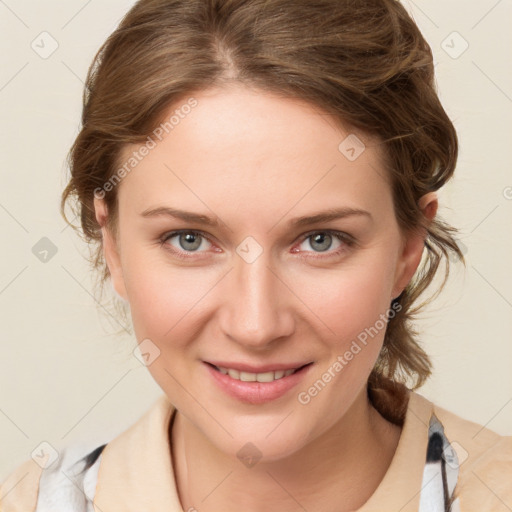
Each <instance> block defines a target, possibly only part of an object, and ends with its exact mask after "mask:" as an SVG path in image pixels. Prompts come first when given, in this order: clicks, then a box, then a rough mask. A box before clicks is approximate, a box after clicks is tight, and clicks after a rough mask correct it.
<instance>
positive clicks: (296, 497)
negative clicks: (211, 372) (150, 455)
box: [171, 388, 401, 512]
mask: <svg viewBox="0 0 512 512" xmlns="http://www.w3.org/2000/svg"><path fill="white" fill-rule="evenodd" d="M400 432H401V428H400V427H398V426H396V425H393V424H391V423H389V422H388V421H387V420H385V419H384V418H383V417H382V416H381V415H380V414H379V413H378V412H377V411H376V410H375V409H374V408H373V407H372V405H371V403H370V402H369V400H368V398H367V393H366V388H365V389H363V391H362V392H361V393H360V395H359V396H358V397H357V398H356V401H355V402H354V404H353V405H352V406H351V407H350V409H349V410H348V411H347V413H346V414H345V415H344V416H343V418H342V419H341V420H340V421H338V423H336V424H335V425H334V426H333V427H332V428H330V429H329V430H327V431H326V432H324V433H323V434H322V435H320V436H319V437H317V438H316V439H315V440H314V441H313V442H311V443H309V444H307V445H305V446H304V447H302V448H301V449H300V450H298V451H297V452H295V453H293V454H292V455H291V456H288V457H286V458H285V459H280V460H277V461H272V462H264V461H260V462H258V463H257V464H256V465H254V466H252V467H245V466H244V465H243V464H241V462H240V461H239V460H238V459H236V458H233V457H229V456H227V455H226V454H224V453H223V452H221V451H219V450H218V449H217V448H216V447H215V446H213V445H212V444H211V443H210V442H209V440H208V439H207V438H206V437H205V436H204V435H203V434H202V432H200V431H199V430H198V429H196V428H195V426H194V425H193V424H192V423H191V422H190V421H189V420H188V419H187V418H185V417H184V416H183V415H182V414H180V413H179V412H178V411H176V416H175V420H174V424H173V426H172V431H171V446H172V447H173V465H174V472H175V477H176V484H177V489H178V494H179V497H180V501H181V504H182V506H183V509H184V510H195V509H198V510H201V512H214V511H219V510H222V511H225V512H232V511H233V512H234V511H239V510H241V509H243V510H245V511H247V512H262V511H266V512H268V511H269V510H279V511H282V512H292V511H294V512H295V511H297V510H301V509H305V510H315V511H318V512H327V511H332V510H336V511H339V512H344V511H351V510H355V509H357V508H359V507H361V506H362V505H363V504H364V503H365V502H366V501H367V500H368V499H369V498H370V496H371V495H372V494H373V492H374V491H375V489H376V488H377V487H378V485H379V483H380V482H381V480H382V478H383V477H384V475H385V473H386V471H387V469H388V467H389V465H390V463H391V460H392V458H393V455H394V453H395V450H396V446H397V444H398V440H399V438H400ZM376 454H378V456H376ZM269 504H271V506H270V507H269Z"/></svg>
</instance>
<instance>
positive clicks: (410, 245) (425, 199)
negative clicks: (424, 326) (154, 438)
mask: <svg viewBox="0 0 512 512" xmlns="http://www.w3.org/2000/svg"><path fill="white" fill-rule="evenodd" d="M418 206H419V208H420V209H421V211H422V213H423V216H424V217H425V218H426V219H427V221H428V224H430V222H432V220H433V219H434V217H435V216H436V213H437V208H438V201H437V194H436V193H435V192H429V193H428V194H425V195H424V196H422V197H421V198H420V200H419V201H418ZM426 236H427V232H426V230H423V231H422V232H421V233H410V234H408V235H406V236H405V238H404V244H403V247H402V252H401V254H400V258H399V260H398V263H397V267H396V271H395V283H394V287H393V293H392V297H391V299H396V298H397V297H398V296H399V295H400V294H401V293H402V291H403V290H404V289H405V287H406V286H407V285H408V283H409V281H410V280H411V279H412V276H413V275H414V273H415V272H416V269H417V268H418V266H419V264H420V262H421V257H422V255H423V249H424V247H425V239H426Z"/></svg>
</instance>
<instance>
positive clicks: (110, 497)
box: [94, 392, 433, 512]
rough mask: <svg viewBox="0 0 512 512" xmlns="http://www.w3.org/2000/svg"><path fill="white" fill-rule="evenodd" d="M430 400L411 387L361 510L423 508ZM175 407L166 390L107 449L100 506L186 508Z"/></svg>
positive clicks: (152, 510) (108, 510)
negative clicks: (177, 473) (387, 459)
mask: <svg viewBox="0 0 512 512" xmlns="http://www.w3.org/2000/svg"><path fill="white" fill-rule="evenodd" d="M432 412H433V405H432V403H431V402H430V401H428V400H427V399H425V398H424V397H422V396H421V395H418V394H417V393H414V392H410V393H409V403H408V406H407V413H406V417H405V423H404V426H403V429H402V434H401V436H400V441H399V443H398V447H397V450H396V453H395V455H394V457H393V460H392V462H391V465H390V467H389V469H388V471H387V473H386V475H385V476H384V478H383V480H382V482H381V483H380V485H379V487H378V488H377V489H376V491H375V492H374V494H373V495H372V496H371V497H370V499H369V500H368V501H367V502H366V504H365V505H364V506H363V507H361V508H360V509H359V512H377V511H378V512H381V511H382V510H384V508H383V507H384V506H385V510H400V512H409V511H417V510H418V505H419V494H420V490H421V482H422V476H423V467H424V464H425V457H426V451H427V441H428V424H429V420H430V416H431V414H432ZM174 413H175V408H174V407H173V406H172V404H171V403H170V402H169V400H168V398H167V396H166V395H162V396H161V397H159V398H158V400H157V401H156V402H155V403H154V405H153V406H152V407H151V408H150V409H149V410H148V411H147V412H146V414H144V416H142V417H141V418H140V419H139V420H138V421H137V422H136V423H135V424H133V425H132V426H131V427H130V428H129V429H127V430H126V431H125V432H123V433H122V434H121V435H119V436H118V437H116V438H115V439H113V440H112V441H110V442H109V443H108V444H107V446H106V447H105V449H104V451H103V453H102V461H101V465H100V469H99V476H98V485H97V488H96V497H95V500H94V505H95V512H114V511H119V510H123V511H124V512H140V511H141V510H143V511H144V512H161V511H162V510H166V511H168V512H183V509H182V507H181V505H180V501H179V499H178V492H177V489H176V485H175V478H174V472H173V468H172V462H171V448H170V446H169V436H168V427H169V423H170V420H171V418H172V416H173V414H174Z"/></svg>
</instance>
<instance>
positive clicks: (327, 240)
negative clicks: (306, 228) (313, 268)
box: [313, 233, 332, 251]
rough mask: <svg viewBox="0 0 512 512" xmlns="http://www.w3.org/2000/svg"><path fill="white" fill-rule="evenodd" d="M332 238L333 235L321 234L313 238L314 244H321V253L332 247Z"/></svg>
mask: <svg viewBox="0 0 512 512" xmlns="http://www.w3.org/2000/svg"><path fill="white" fill-rule="evenodd" d="M331 238H332V237H331V235H328V234H324V233H319V234H317V235H314V236H313V244H316V243H319V244H320V247H317V249H318V250H320V251H326V250H327V249H329V247H330V246H331ZM322 242H323V243H322ZM313 247H314V246H313Z"/></svg>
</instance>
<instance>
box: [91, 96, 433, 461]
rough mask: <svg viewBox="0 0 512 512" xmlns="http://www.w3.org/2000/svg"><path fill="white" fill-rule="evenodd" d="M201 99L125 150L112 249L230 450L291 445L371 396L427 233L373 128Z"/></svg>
mask: <svg viewBox="0 0 512 512" xmlns="http://www.w3.org/2000/svg"><path fill="white" fill-rule="evenodd" d="M194 98H195V100H196V102H197V103H196V102H195V101H190V102H189V103H188V104H189V105H195V106H193V107H192V108H188V107H183V105H186V104H187V102H186V100H184V101H183V102H182V103H181V104H178V105H175V106H174V107H173V109H172V112H171V111H169V114H168V116H166V119H169V118H170V117H171V115H173V112H174V111H175V110H178V114H179V115H176V117H175V118H174V120H173V121H172V123H173V124H172V125H171V124H169V125H167V131H168V133H166V131H165V130H162V129H161V130H160V131H157V132H155V133H154V134H153V135H152V139H151V141H150V140H149V139H148V143H147V144H143V145H140V146H139V145H137V146H131V147H129V148H126V151H125V153H124V160H123V161H122V162H121V165H120V166H119V167H121V166H122V165H124V164H125V163H127V162H129V159H130V157H132V158H136V159H137V163H136V165H133V164H134V162H135V161H134V160H132V161H131V164H130V167H126V169H128V168H130V171H129V172H128V173H127V175H126V176H125V177H124V178H123V179H122V181H121V183H120V184H119V185H117V186H118V193H119V238H118V239H117V246H115V245H114V244H113V242H112V238H111V236H110V234H109V233H108V232H106V231H105V230H104V232H103V233H104V243H105V255H106V258H107V262H108V265H109V268H110V271H111V274H112V279H113V284H114V287H115V289H116V290H117V292H118V293H119V294H120V295H121V296H123V297H124V298H125V299H126V300H128V301H129V304H130V308H131V314H132V319H133V324H134V329H135V334H136V337H137V341H138V342H139V343H140V342H143V340H146V341H144V342H143V343H144V344H143V345H142V348H143V350H142V351H143V352H145V353H147V356H146V358H147V360H148V369H149V371H150V372H151V374H152V375H153V377H154V378H155V380H156V381H157V382H158V384H159V385H160V386H161V388H162V389H163V390H164V391H165V393H166V394H167V396H168V397H169V398H170V400H171V402H172V403H173V404H174V405H175V406H176V407H177V409H178V410H179V411H180V412H181V413H182V414H183V415H184V416H185V417H186V418H187V419H188V420H189V421H190V422H192V424H193V425H195V427H197V429H198V430H199V431H201V432H202V433H203V434H204V436H206V438H207V439H209V440H210V441H211V442H212V443H213V444H214V445H215V446H217V447H218V448H219V449H221V450H222V451H224V452H225V453H229V454H236V453H237V452H238V451H239V450H240V449H241V448H242V447H243V446H244V445H246V443H252V445H254V446H256V447H257V448H258V450H259V451H260V452H261V453H262V454H263V456H264V457H266V458H267V459H268V460H272V459H278V458H281V457H284V456H287V455H290V454H292V453H293V452H295V451H296V450H298V449H299V448H301V447H303V446H305V445H306V444H307V443H309V442H310V441H312V440H314V439H316V438H318V437H319V436H320V435H321V434H322V433H324V432H326V431H327V429H329V428H330V427H332V426H333V425H334V424H336V423H337V422H338V421H339V420H340V419H342V418H343V416H344V415H345V413H346V412H347V411H348V410H349V408H350V407H351V405H353V404H354V403H356V402H355V401H356V399H357V398H358V397H362V396H363V394H362V393H363V390H364V388H365V386H366V381H367V378H368V375H369V373H370V371H371V369H372V367H373V366H374V363H375V361H376V359H377V356H378V354H379V351H380V349H381V346H382V342H383V339H384V332H385V322H383V319H384V320H385V319H386V315H387V314H389V311H390V303H391V301H392V299H393V298H395V297H396V296H398V295H399V294H400V292H401V291H402V289H403V288H404V287H405V285H406V284H407V282H408V281H409V280H410V278H411V277H412V274H413V273H414V271H415V269H416V267H417V265H418V263H419V261H420V258H421V253H422V249H423V240H422V239H421V238H419V237H416V238H410V239H407V240H406V239H404V238H403V237H402V235H401V233H400V231H399V229H398V225H397V222H396V220H395V216H394V213H393V202H392V195H391V190H390V187H389V184H388V182H387V181H386V178H385V174H384V169H383V166H382V162H381V155H380V153H379V148H378V147H377V145H376V143H375V142H374V141H372V140H370V139H369V138H368V137H366V136H365V135H364V134H361V133H357V137H359V139H360V140H361V141H363V142H364V144H365V145H366V148H364V149H363V147H362V146H360V145H357V139H355V138H354V133H352V132H350V131H347V132H341V131H340V130H339V129H338V128H336V126H335V124H334V122H333V119H332V118H331V117H329V116H328V115H326V114H325V113H324V112H321V111H319V110H318V109H315V108H313V107H311V106H309V105H308V104H306V103H303V102H300V101H298V100H292V99H283V98H280V97H277V96H274V95H271V94H269V93H266V92H262V91H257V92H256V91H254V90H249V89H247V88H244V87H242V86H237V87H231V88H229V89H211V90H208V91H203V92H202V93H200V94H195V95H194ZM177 120H178V121H177ZM169 127H171V128H172V129H170V128H169ZM162 134H163V135H164V136H163V137H162ZM347 137H348V139H347ZM159 138H160V139H161V140H159ZM143 146H146V150H144V149H142V148H143ZM134 152H135V156H134ZM144 155H145V156H144ZM139 160H140V161H139ZM95 203H96V209H97V218H98V219H99V221H100V223H101V222H103V221H104V216H105V214H106V212H105V210H104V207H103V203H102V202H101V201H100V200H98V199H96V200H95ZM166 209H168V210H166ZM171 209H172V210H173V211H175V212H176V211H179V212H187V215H189V218H188V219H186V218H184V217H185V214H184V213H182V214H176V215H174V216H173V215H171V214H170V213H171ZM152 212H153V213H152ZM166 212H167V213H166ZM332 213H337V214H336V215H331V217H330V218H325V219H322V218H321V217H322V216H324V215H327V214H332ZM343 213H345V214H343ZM338 214H339V215H338ZM180 216H181V217H183V218H180ZM192 216H194V217H196V216H197V217H198V219H192ZM199 216H200V217H199ZM316 217H318V218H316ZM315 218H316V219H315ZM301 219H302V220H301ZM308 219H309V220H308ZM178 230H180V231H182V234H181V235H180V234H173V232H175V231H178ZM338 236H339V237H340V238H338ZM406 242H407V243H406ZM391 314H394V312H393V313H391ZM148 340H149V341H148ZM306 364H307V365H308V366H306V367H305V368H303V369H302V370H300V371H298V372H297V373H294V374H292V375H290V376H282V374H283V371H285V370H286V369H295V368H297V367H301V366H303V365H306ZM212 365H217V366H219V367H225V368H226V367H227V368H229V369H230V370H231V371H230V372H229V373H228V374H227V375H225V374H224V373H222V372H220V371H219V370H217V369H215V368H214V367H213V366H212ZM237 369H238V370H239V371H240V370H246V373H241V374H239V375H237V372H236V371H233V370H237ZM273 370H277V373H275V372H274V371H273ZM254 373H256V374H257V375H254ZM230 374H231V375H232V376H230ZM279 377H280V378H279ZM240 378H242V379H249V381H248V382H246V381H241V380H239V379H240ZM253 379H257V380H256V382H254V381H252V380H253ZM259 381H273V382H259Z"/></svg>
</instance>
